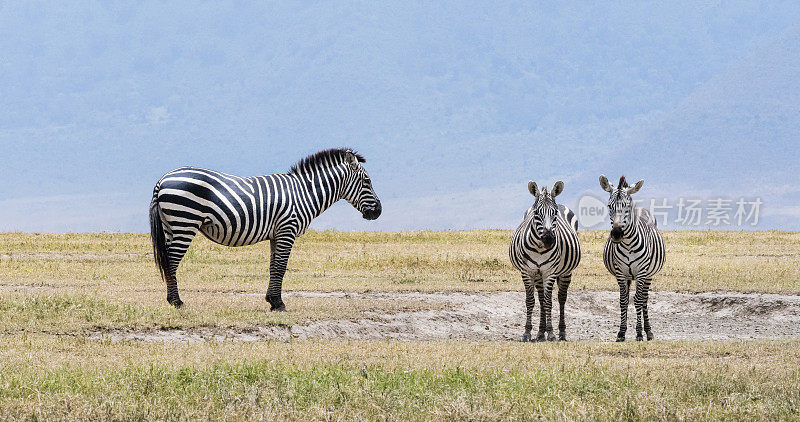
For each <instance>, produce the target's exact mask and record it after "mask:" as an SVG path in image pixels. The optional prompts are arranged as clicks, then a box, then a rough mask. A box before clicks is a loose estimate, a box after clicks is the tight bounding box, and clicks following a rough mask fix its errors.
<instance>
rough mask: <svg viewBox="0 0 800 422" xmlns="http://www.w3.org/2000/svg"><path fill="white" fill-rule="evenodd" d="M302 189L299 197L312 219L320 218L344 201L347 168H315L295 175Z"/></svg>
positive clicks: (299, 191)
mask: <svg viewBox="0 0 800 422" xmlns="http://www.w3.org/2000/svg"><path fill="white" fill-rule="evenodd" d="M294 176H295V177H296V178H297V181H298V185H299V187H300V189H299V190H298V195H300V196H301V198H300V199H302V201H301V202H303V203H304V206H305V207H307V208H308V214H310V215H311V216H312V218H316V217H318V216H319V215H320V214H322V212H323V211H325V210H327V209H328V208H330V207H331V206H332V205H333V204H334V203H336V202H337V201H338V200H340V199H342V192H344V184H345V179H346V176H347V168H346V165H344V164H343V163H339V164H337V165H331V166H313V167H307V168H304V169H303V170H302V171H299V172H297V173H295V174H294Z"/></svg>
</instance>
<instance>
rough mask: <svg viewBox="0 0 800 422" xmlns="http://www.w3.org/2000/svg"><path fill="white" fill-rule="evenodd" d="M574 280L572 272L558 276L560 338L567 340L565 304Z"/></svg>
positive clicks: (560, 339)
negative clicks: (570, 284)
mask: <svg viewBox="0 0 800 422" xmlns="http://www.w3.org/2000/svg"><path fill="white" fill-rule="evenodd" d="M571 281H572V274H566V275H563V276H561V277H559V278H558V306H559V309H558V340H559V341H567V323H566V322H565V321H564V306H565V305H566V303H567V289H569V283H570V282H571Z"/></svg>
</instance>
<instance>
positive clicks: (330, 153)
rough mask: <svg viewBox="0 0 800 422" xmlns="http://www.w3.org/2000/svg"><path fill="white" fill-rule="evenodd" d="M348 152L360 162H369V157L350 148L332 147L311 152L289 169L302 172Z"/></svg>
mask: <svg viewBox="0 0 800 422" xmlns="http://www.w3.org/2000/svg"><path fill="white" fill-rule="evenodd" d="M348 152H350V153H352V154H353V155H355V156H356V159H357V160H358V162H359V163H365V162H367V159H366V158H364V156H363V155H361V154H359V153H357V152H355V151H353V150H352V149H350V148H331V149H326V150H322V151H318V152H315V153H314V154H311V155H309V156H308V157H306V158H303V159H301V160H300V161H298V162H297V164H295V165H293V166H292V168H291V169H289V173H290V174H299V173H302V172H303V169H306V168H309V167H312V166H314V165H316V164H318V163H322V162H325V160H333V159H341V158H342V157H344V154H345V153H348Z"/></svg>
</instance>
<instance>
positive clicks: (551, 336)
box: [547, 334, 556, 341]
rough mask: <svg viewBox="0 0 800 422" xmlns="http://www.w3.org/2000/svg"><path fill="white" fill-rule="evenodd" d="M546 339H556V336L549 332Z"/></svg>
mask: <svg viewBox="0 0 800 422" xmlns="http://www.w3.org/2000/svg"><path fill="white" fill-rule="evenodd" d="M547 341H556V336H554V335H552V334H550V335H549V336H547Z"/></svg>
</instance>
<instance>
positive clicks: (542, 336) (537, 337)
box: [536, 333, 546, 341]
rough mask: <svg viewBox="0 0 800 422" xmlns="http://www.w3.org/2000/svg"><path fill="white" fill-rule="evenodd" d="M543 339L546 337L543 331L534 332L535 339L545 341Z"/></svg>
mask: <svg viewBox="0 0 800 422" xmlns="http://www.w3.org/2000/svg"><path fill="white" fill-rule="evenodd" d="M545 340H546V338H545V336H544V333H539V334H536V341H545Z"/></svg>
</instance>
